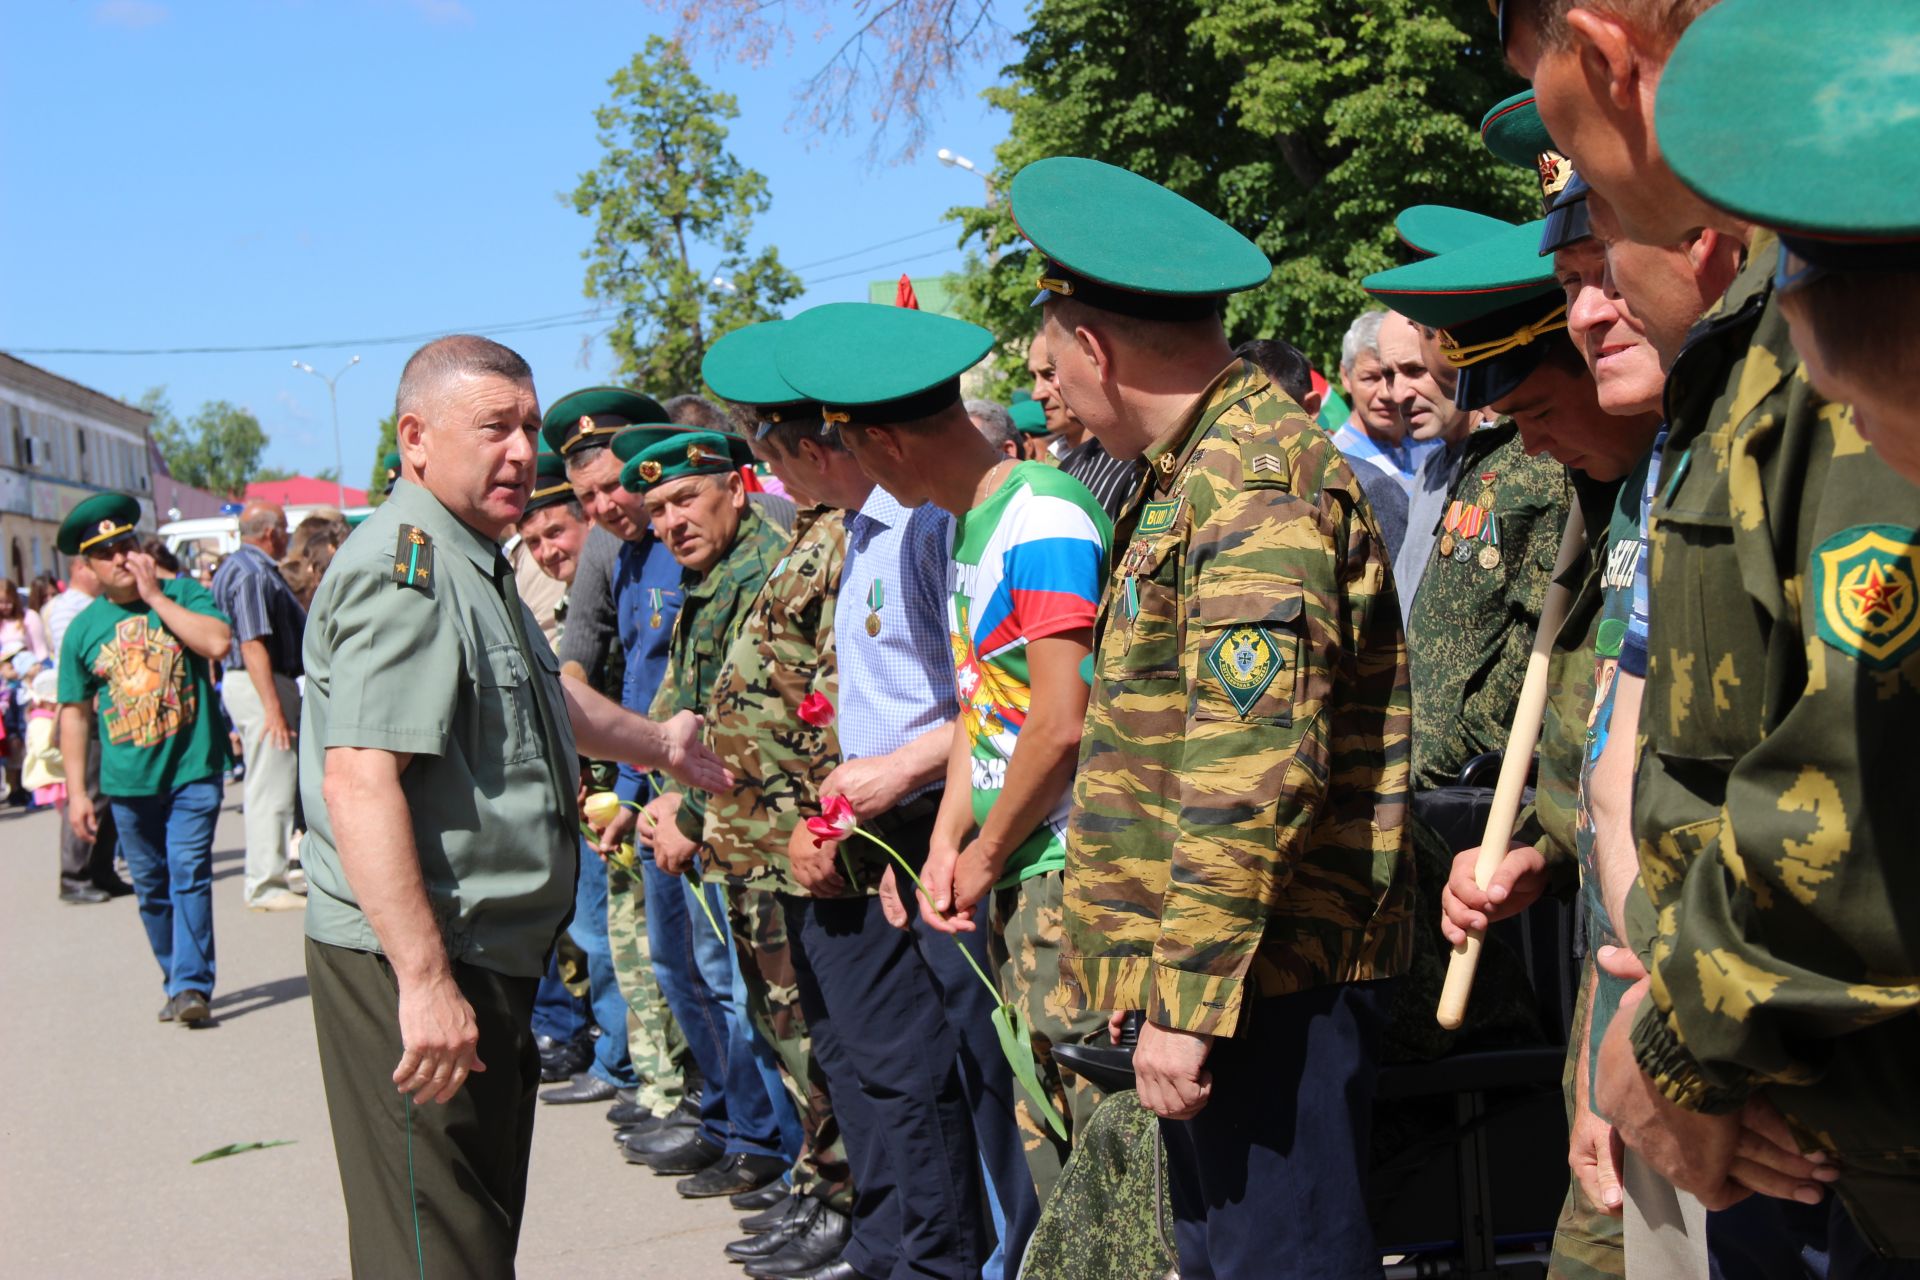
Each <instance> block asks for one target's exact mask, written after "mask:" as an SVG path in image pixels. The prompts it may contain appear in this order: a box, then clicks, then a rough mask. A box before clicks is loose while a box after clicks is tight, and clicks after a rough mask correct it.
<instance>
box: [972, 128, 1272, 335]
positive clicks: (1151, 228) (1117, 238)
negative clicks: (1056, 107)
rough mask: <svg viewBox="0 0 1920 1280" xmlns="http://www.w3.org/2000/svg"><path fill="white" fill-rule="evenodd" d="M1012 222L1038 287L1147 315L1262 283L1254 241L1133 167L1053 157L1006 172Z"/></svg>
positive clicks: (1208, 307)
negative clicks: (1043, 261) (1027, 249)
mask: <svg viewBox="0 0 1920 1280" xmlns="http://www.w3.org/2000/svg"><path fill="white" fill-rule="evenodd" d="M1008 199H1009V202H1010V204H1011V206H1012V211H1013V221H1014V225H1015V226H1016V227H1018V228H1019V230H1020V234H1021V235H1024V236H1025V237H1026V238H1027V239H1028V240H1031V241H1032V242H1033V245H1034V247H1035V248H1037V249H1039V250H1040V252H1041V253H1043V254H1045V255H1046V256H1047V259H1048V264H1047V267H1046V269H1045V271H1044V273H1043V275H1042V277H1041V280H1042V283H1041V286H1040V287H1041V289H1042V291H1043V292H1042V294H1041V296H1040V298H1038V299H1036V301H1044V300H1045V299H1046V297H1047V296H1049V295H1056V296H1067V297H1073V298H1076V299H1078V300H1079V301H1082V302H1085V303H1087V304H1089V305H1090V306H1096V307H1102V308H1104V309H1106V310H1110V311H1118V312H1121V313H1123V314H1129V315H1137V316H1144V317H1147V318H1162V319H1187V318H1195V317H1198V316H1201V315H1205V314H1207V313H1209V312H1211V311H1213V310H1215V309H1216V308H1217V307H1218V305H1219V302H1220V299H1222V298H1224V297H1225V296H1226V295H1227V294H1230V293H1238V292H1240V291H1241V290H1242V289H1251V288H1253V287H1254V286H1256V285H1259V284H1264V283H1265V282H1266V280H1267V277H1268V276H1270V275H1272V274H1273V264H1272V263H1271V262H1270V261H1268V259H1267V255H1266V254H1264V253H1262V252H1261V251H1260V247H1259V246H1258V245H1256V244H1254V242H1253V241H1251V240H1249V239H1247V238H1246V237H1245V236H1243V235H1241V234H1240V233H1239V232H1238V231H1235V230H1234V229H1233V228H1232V227H1230V226H1228V225H1227V224H1226V223H1224V222H1222V221H1221V220H1220V219H1219V218H1216V217H1215V216H1214V215H1212V214H1211V213H1208V212H1207V211H1206V210H1205V209H1202V208H1201V207H1200V206H1199V205H1197V204H1195V203H1193V202H1192V201H1191V200H1188V199H1187V198H1186V197H1185V196H1181V195H1177V194H1175V193H1174V192H1172V191H1169V190H1168V189H1167V188H1165V187H1163V186H1161V185H1160V184H1159V183H1157V182H1154V181H1152V180H1150V179H1147V178H1143V177H1141V176H1140V175H1139V174H1137V173H1133V172H1131V171H1129V170H1126V169H1121V168H1118V167H1117V166H1114V165H1110V164H1102V163H1101V162H1100V161H1098V160H1085V159H1081V158H1080V157H1078V156H1055V157H1053V158H1051V159H1047V160H1036V161H1034V162H1033V163H1032V164H1030V165H1028V166H1027V167H1026V168H1024V169H1022V170H1021V171H1020V172H1019V173H1016V174H1014V175H1013V183H1012V186H1011V188H1010V191H1009V196H1008Z"/></svg>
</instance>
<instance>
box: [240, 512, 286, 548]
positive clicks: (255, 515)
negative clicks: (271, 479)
mask: <svg viewBox="0 0 1920 1280" xmlns="http://www.w3.org/2000/svg"><path fill="white" fill-rule="evenodd" d="M240 541H242V542H245V543H248V544H250V545H252V546H256V547H259V548H260V549H261V550H262V551H264V552H266V553H267V554H268V555H270V556H272V557H273V558H274V559H275V560H278V559H279V558H280V557H281V556H283V555H285V554H286V553H287V513H286V509H285V508H283V507H282V506H281V505H280V504H279V503H277V502H257V501H256V502H249V503H248V504H247V505H246V506H244V507H242V508H241V509H240Z"/></svg>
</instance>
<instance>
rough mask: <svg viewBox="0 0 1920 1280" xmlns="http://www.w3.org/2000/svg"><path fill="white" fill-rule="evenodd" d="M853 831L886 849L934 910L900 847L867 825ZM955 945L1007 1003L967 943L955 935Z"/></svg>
mask: <svg viewBox="0 0 1920 1280" xmlns="http://www.w3.org/2000/svg"><path fill="white" fill-rule="evenodd" d="M853 833H854V834H855V835H860V836H865V837H866V838H867V839H868V840H871V841H872V842H873V843H875V844H877V845H879V846H880V847H881V848H882V849H884V850H886V851H887V854H888V856H890V857H891V858H892V859H893V860H894V861H895V862H897V863H899V864H900V869H901V870H902V871H904V872H906V873H907V879H909V880H911V881H913V887H914V889H915V890H916V891H918V892H919V894H920V898H921V901H922V902H923V903H925V904H926V906H927V909H928V910H929V911H933V910H934V907H933V898H932V897H931V896H929V895H928V894H927V891H926V889H927V887H926V885H924V884H922V883H920V877H919V875H917V874H916V873H915V872H914V869H913V867H912V866H910V865H909V864H908V862H907V860H906V859H905V858H903V857H901V856H900V851H899V850H898V849H896V848H894V847H893V846H892V845H890V844H888V843H887V842H886V841H885V840H882V839H881V838H880V837H879V836H876V835H874V834H873V833H872V832H871V831H868V830H867V829H866V828H865V827H855V828H854V829H853ZM935 914H936V915H938V914H939V913H938V912H937V911H935ZM942 918H944V917H942ZM953 945H954V946H956V947H958V948H960V954H961V955H962V956H964V957H966V961H967V964H968V965H970V966H971V967H972V969H973V971H974V973H975V974H977V975H978V976H979V978H980V982H981V984H982V985H984V986H985V987H986V989H987V991H988V992H989V993H990V994H991V995H992V996H993V1002H994V1003H995V1004H1005V1003H1006V1001H1005V1000H1004V999H1003V998H1002V997H1001V995H1000V988H999V986H998V985H996V984H995V982H994V981H993V979H991V978H989V977H988V976H987V973H986V970H984V969H982V968H981V967H980V962H979V961H978V960H975V959H974V958H973V952H971V951H969V950H967V944H966V943H964V942H962V941H961V940H960V939H959V937H958V936H957V935H954V937H953Z"/></svg>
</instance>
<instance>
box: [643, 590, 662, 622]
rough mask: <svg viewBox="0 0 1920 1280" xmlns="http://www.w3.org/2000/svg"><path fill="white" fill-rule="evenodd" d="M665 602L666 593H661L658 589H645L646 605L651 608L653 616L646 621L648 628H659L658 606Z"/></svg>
mask: <svg viewBox="0 0 1920 1280" xmlns="http://www.w3.org/2000/svg"><path fill="white" fill-rule="evenodd" d="M665 602H666V593H665V592H664V591H662V590H661V589H660V588H659V587H649V588H647V603H648V604H649V605H650V606H652V608H653V616H652V617H651V618H648V619H647V625H648V626H650V627H655V628H657V627H659V625H660V606H661V605H662V604H664V603H665Z"/></svg>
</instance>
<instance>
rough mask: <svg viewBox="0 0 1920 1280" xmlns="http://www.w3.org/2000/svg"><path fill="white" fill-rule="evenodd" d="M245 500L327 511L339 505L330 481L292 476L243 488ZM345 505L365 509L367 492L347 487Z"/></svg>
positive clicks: (337, 495) (338, 490)
mask: <svg viewBox="0 0 1920 1280" xmlns="http://www.w3.org/2000/svg"><path fill="white" fill-rule="evenodd" d="M246 496H247V497H248V498H258V499H259V500H260V501H262V502H277V503H279V504H280V505H281V506H283V507H331V506H335V505H337V504H338V503H339V502H340V486H339V485H337V484H335V483H334V482H333V481H331V480H315V479H314V478H313V477H312V476H295V477H293V478H292V479H291V480H256V481H255V482H254V483H252V484H250V485H248V486H247V493H246ZM346 505H348V506H350V507H364V506H366V505H367V491H366V490H365V489H355V488H354V487H352V486H351V485H349V486H348V487H347V499H346Z"/></svg>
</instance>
